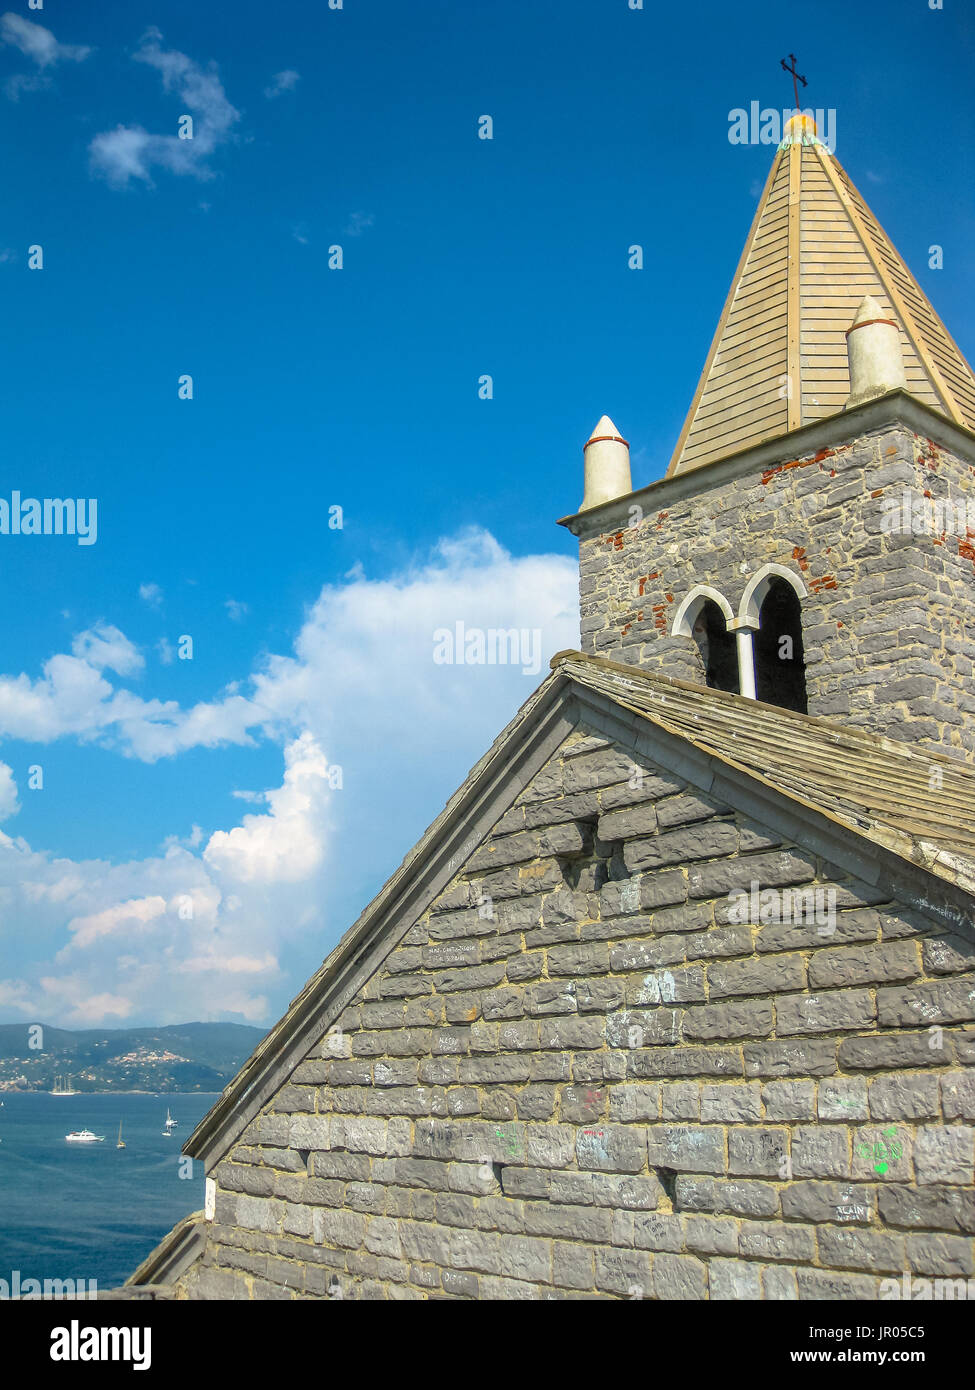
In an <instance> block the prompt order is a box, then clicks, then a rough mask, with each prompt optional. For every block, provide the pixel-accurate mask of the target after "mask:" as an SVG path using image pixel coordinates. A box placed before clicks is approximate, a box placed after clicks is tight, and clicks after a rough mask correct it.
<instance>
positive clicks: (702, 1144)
mask: <svg viewBox="0 0 975 1390" xmlns="http://www.w3.org/2000/svg"><path fill="white" fill-rule="evenodd" d="M647 1141H648V1147H649V1163H650V1167H651V1168H676V1169H677V1170H679V1171H681V1172H686V1173H723V1172H724V1171H725V1144H724V1132H723V1131H722V1130H721V1129H718V1128H714V1127H711V1128H707V1129H703V1128H699V1127H696V1126H691V1125H664V1124H660V1125H650V1126H648V1128H647Z"/></svg>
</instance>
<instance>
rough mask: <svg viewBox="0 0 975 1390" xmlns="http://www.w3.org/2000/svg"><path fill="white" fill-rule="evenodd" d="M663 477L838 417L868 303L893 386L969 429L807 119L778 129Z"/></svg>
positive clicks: (926, 338) (923, 321) (971, 385)
mask: <svg viewBox="0 0 975 1390" xmlns="http://www.w3.org/2000/svg"><path fill="white" fill-rule="evenodd" d="M784 134H785V138H784V139H783V141H782V144H781V145H780V146H779V149H778V153H777V154H776V157H775V160H774V162H773V164H772V168H771V170H770V172H769V176H768V182H767V183H766V185H765V190H764V192H763V194H762V197H761V200H760V202H759V205H758V210H757V211H756V213H755V219H754V221H753V222H752V227H751V231H750V232H749V234H748V240H747V241H746V243H745V249H744V251H743V252H742V256H741V260H740V261H739V263H738V269H737V271H736V272H735V277H734V280H733V282H732V285H731V290H730V292H729V294H728V298H727V300H726V302H725V306H724V310H723V311H722V314H721V318H720V320H719V322H718V327H717V331H716V333H715V335H714V340H713V341H712V344H711V349H710V352H709V353H708V357H707V361H706V363H705V365H704V371H703V372H702V374H701V379H700V382H699V383H698V387H697V391H696V392H695V394H694V399H693V401H692V402H691V408H690V410H689V412H688V415H687V419H686V421H685V422H684V428H683V429H682V431H681V434H680V438H679V439H678V441H677V447H676V449H675V450H674V455H673V458H672V459H671V463H670V467H669V469H668V475H672V474H674V473H685V472H687V471H688V470H690V469H693V468H703V467H704V466H705V465H706V464H709V463H713V462H715V461H716V460H717V459H719V458H724V457H725V456H726V455H728V454H734V453H737V452H738V451H739V450H742V449H747V448H749V447H750V446H752V445H754V444H758V443H760V442H762V441H763V440H766V439H773V438H775V437H776V436H777V435H782V434H786V433H787V432H788V431H790V430H794V429H798V428H799V427H800V426H801V425H808V424H811V423H812V422H813V421H814V420H818V419H821V418H823V417H824V416H826V415H834V414H837V413H838V412H839V411H841V410H842V409H843V407H844V405H845V404H846V401H847V398H848V397H849V395H850V378H849V368H848V362H847V350H846V330H847V329H848V328H849V327H850V325H851V324H852V322H853V320H854V317H855V316H856V313H857V309H858V307H859V305H860V304H861V302H862V301H863V298H864V296H865V295H872V296H873V297H874V298H875V299H876V300H878V301H879V303H880V304H881V305H882V306H883V310H884V313H885V314H888V315H889V316H890V317H891V318H893V319H895V320H896V322H897V325H898V328H899V330H900V336H901V347H902V349H903V354H904V370H905V375H906V380H907V390H908V391H910V392H911V394H912V395H915V396H917V397H918V399H919V400H922V401H924V402H925V404H927V405H930V406H933V407H934V408H935V409H936V410H940V411H941V412H942V413H943V414H945V415H946V416H948V418H949V419H951V420H954V421H955V422H956V423H957V424H961V425H965V426H967V427H968V428H969V429H975V375H973V373H972V369H971V367H970V366H969V365H968V363H967V362H966V361H965V358H964V357H963V356H962V354H961V352H960V350H959V348H958V346H957V345H956V343H955V342H954V340H953V339H952V337H951V335H950V334H949V333H948V331H947V329H946V328H945V326H944V324H943V323H942V322H941V319H940V318H939V317H938V315H937V314H936V313H935V311H934V309H933V308H932V306H931V304H930V302H929V300H928V298H927V296H926V295H925V293H924V291H923V290H922V289H921V287H920V286H919V285H918V283H917V281H916V280H915V279H914V277H913V276H912V275H911V273H910V271H909V270H908V269H907V267H906V265H905V264H904V262H903V261H902V260H901V258H900V256H898V254H897V252H896V251H895V249H894V247H893V245H892V243H891V241H890V239H889V237H888V236H887V235H886V233H885V232H884V230H883V228H882V227H881V226H880V224H879V222H878V221H877V219H876V218H875V217H874V215H873V213H872V212H871V211H870V209H869V208H868V207H867V205H866V203H865V201H864V199H863V198H862V197H861V195H860V193H859V192H858V191H857V189H856V188H855V187H854V185H853V183H852V182H851V181H850V178H849V177H848V175H847V173H846V171H845V170H844V169H843V167H842V165H841V164H840V163H839V161H838V160H837V159H836V158H835V156H833V155H831V154H830V153H829V151H828V149H827V148H826V146H825V145H824V144H823V143H822V142H821V141H820V139H819V137H818V135H817V133H816V123H815V121H814V120H813V119H812V117H810V116H808V115H802V114H797V115H795V116H793V117H792V118H791V120H789V121H788V122H787V123H786V127H785V132H784Z"/></svg>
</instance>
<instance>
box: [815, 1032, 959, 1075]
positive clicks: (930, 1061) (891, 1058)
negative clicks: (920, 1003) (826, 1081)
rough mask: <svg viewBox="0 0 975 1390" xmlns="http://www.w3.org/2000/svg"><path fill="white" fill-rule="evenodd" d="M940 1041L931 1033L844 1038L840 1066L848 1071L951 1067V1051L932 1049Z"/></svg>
mask: <svg viewBox="0 0 975 1390" xmlns="http://www.w3.org/2000/svg"><path fill="white" fill-rule="evenodd" d="M938 1041H939V1038H938V1035H937V1034H930V1033H877V1034H875V1035H874V1036H872V1037H865V1038H844V1039H843V1040H842V1042H841V1043H840V1045H839V1053H838V1057H839V1064H840V1066H841V1067H842V1068H843V1070H844V1071H881V1070H884V1069H887V1068H897V1069H907V1068H912V1067H917V1068H922V1067H937V1066H948V1065H950V1062H951V1054H950V1051H949V1049H948V1047H944V1046H942V1047H937V1046H933V1045H932V1044H936V1043H937V1042H938ZM943 1041H944V1042H948V1039H944V1040H943Z"/></svg>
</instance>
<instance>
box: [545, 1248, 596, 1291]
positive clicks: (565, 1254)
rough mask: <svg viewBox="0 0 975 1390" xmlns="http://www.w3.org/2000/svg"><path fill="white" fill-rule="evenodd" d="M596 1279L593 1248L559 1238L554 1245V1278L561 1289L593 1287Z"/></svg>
mask: <svg viewBox="0 0 975 1390" xmlns="http://www.w3.org/2000/svg"><path fill="white" fill-rule="evenodd" d="M594 1279H595V1269H594V1261H593V1250H592V1248H591V1247H589V1246H585V1245H578V1244H575V1243H574V1242H573V1243H569V1242H566V1241H560V1240H557V1241H555V1242H553V1245H552V1280H553V1282H554V1283H555V1284H556V1285H557V1286H558V1287H559V1288H561V1289H591V1288H592V1287H593V1282H594Z"/></svg>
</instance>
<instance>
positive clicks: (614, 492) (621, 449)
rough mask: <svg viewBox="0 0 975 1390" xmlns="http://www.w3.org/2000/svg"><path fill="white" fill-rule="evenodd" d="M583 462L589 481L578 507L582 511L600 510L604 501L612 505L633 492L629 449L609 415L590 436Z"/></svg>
mask: <svg viewBox="0 0 975 1390" xmlns="http://www.w3.org/2000/svg"><path fill="white" fill-rule="evenodd" d="M583 459H584V461H585V480H586V482H585V496H584V497H583V499H582V506H581V507H580V508H579V510H580V511H581V512H584V511H586V510H587V509H588V508H589V507H598V506H599V504H600V503H601V502H612V500H613V499H614V498H615V497H625V496H626V495H627V493H630V492H632V491H633V483H632V482H631V480H630V446H629V444H627V442H626V440H625V439H624V438H623V437H622V436H621V435H620V432H619V430H617V428H616V426H615V425H614V424H613V422H612V420H611V419H610V418H609V416H608V415H603V416H601V417H600V420H599V423H598V424H597V426H596V428H595V429H594V430H593V432H592V434H591V435H590V436H589V439H588V441H587V442H586V445H585V447H584V449H583Z"/></svg>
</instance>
